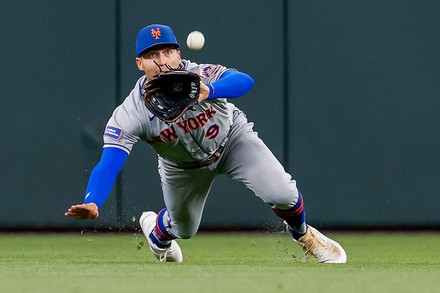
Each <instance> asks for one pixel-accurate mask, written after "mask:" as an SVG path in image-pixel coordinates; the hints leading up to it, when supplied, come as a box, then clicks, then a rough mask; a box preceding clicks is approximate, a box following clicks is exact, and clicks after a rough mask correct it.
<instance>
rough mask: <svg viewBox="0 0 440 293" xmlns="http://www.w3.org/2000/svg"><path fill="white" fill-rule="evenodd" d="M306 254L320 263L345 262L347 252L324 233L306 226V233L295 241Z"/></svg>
mask: <svg viewBox="0 0 440 293" xmlns="http://www.w3.org/2000/svg"><path fill="white" fill-rule="evenodd" d="M296 242H298V243H299V245H301V246H302V248H303V249H304V251H305V253H306V255H309V254H311V255H313V256H314V257H316V259H317V260H318V261H319V262H321V263H346V262H347V254H346V253H345V250H344V249H343V248H342V246H341V245H340V244H339V243H338V242H336V241H334V240H332V239H330V238H328V237H326V236H325V235H324V234H322V233H321V232H319V231H318V230H316V229H315V228H313V227H312V226H308V229H307V233H306V234H305V235H304V236H302V237H301V238H299V239H298V241H296Z"/></svg>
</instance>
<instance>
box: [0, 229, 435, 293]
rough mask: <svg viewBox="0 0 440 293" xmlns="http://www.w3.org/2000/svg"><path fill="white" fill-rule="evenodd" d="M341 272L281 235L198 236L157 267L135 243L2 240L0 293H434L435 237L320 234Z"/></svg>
mask: <svg viewBox="0 0 440 293" xmlns="http://www.w3.org/2000/svg"><path fill="white" fill-rule="evenodd" d="M327 234H328V235H329V236H331V237H332V238H334V239H335V240H337V241H339V242H340V243H341V244H342V245H343V246H344V248H345V249H346V251H347V254H348V257H349V262H348V263H347V264H345V265H325V264H320V263H317V262H316V261H315V260H314V259H308V260H306V259H305V257H304V255H303V253H302V251H301V249H300V247H299V246H298V245H297V244H295V243H293V241H292V240H291V239H290V238H289V237H288V236H287V235H285V234H284V233H273V234H269V233H264V232H262V233H249V234H238V233H233V234H210V233H199V234H197V235H196V236H195V237H194V238H192V239H189V240H180V241H179V243H180V245H181V247H182V249H183V252H184V257H185V261H184V263H181V264H175V263H158V262H157V260H156V259H155V258H154V257H153V256H152V255H151V254H150V252H149V251H148V247H147V246H146V244H145V239H144V238H143V236H142V233H139V234H134V233H131V234H129V233H126V234H124V233H121V234H99V233H91V232H90V233H84V234H80V233H78V234H77V235H76V234H0V288H1V290H0V291H1V292H156V291H159V290H160V291H166V292H301V293H304V292H440V249H439V248H440V234H428V233H426V234H422V233H411V234H404V233H367V234H365V233H327Z"/></svg>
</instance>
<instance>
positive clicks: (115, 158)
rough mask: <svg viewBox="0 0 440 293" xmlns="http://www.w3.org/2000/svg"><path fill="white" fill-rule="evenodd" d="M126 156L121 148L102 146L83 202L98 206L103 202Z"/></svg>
mask: <svg viewBox="0 0 440 293" xmlns="http://www.w3.org/2000/svg"><path fill="white" fill-rule="evenodd" d="M127 157H128V154H127V153H126V152H125V151H123V150H121V149H117V148H104V150H103V152H102V156H101V160H100V161H99V163H98V164H97V165H96V166H95V168H93V171H92V173H91V174H90V178H89V183H88V185H87V189H86V196H85V198H84V203H91V202H93V203H95V204H96V205H97V206H98V208H99V207H101V206H102V205H103V204H104V202H105V201H106V199H107V197H108V196H109V194H110V192H111V190H112V188H113V185H114V183H115V181H116V177H117V176H118V174H119V172H120V171H121V169H122V167H123V166H124V163H125V161H126V159H127Z"/></svg>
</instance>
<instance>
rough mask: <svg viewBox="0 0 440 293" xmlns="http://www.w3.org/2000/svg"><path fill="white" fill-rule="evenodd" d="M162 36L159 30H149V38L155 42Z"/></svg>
mask: <svg viewBox="0 0 440 293" xmlns="http://www.w3.org/2000/svg"><path fill="white" fill-rule="evenodd" d="M161 35H162V34H161V33H160V28H159V27H157V28H152V29H151V36H152V37H153V38H154V39H155V40H159V38H160V36H161Z"/></svg>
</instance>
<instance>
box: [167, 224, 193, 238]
mask: <svg viewBox="0 0 440 293" xmlns="http://www.w3.org/2000/svg"><path fill="white" fill-rule="evenodd" d="M196 233H197V228H194V227H173V234H174V235H175V236H176V237H177V238H179V239H189V238H191V237H193V236H194V235H195V234H196Z"/></svg>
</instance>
